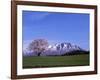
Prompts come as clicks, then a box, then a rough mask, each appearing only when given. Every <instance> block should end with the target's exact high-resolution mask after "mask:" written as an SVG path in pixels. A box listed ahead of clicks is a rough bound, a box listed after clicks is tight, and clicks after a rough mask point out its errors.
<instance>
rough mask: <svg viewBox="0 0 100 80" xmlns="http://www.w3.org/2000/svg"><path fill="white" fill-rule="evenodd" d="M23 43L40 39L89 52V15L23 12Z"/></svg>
mask: <svg viewBox="0 0 100 80" xmlns="http://www.w3.org/2000/svg"><path fill="white" fill-rule="evenodd" d="M22 26H23V41H24V42H25V43H24V44H27V43H28V42H29V41H31V40H34V39H38V38H42V39H47V40H48V42H49V43H51V44H52V43H58V42H60V43H61V42H70V43H72V44H76V45H79V46H80V47H81V48H83V49H87V50H89V14H79V13H54V12H35V11H23V13H22Z"/></svg>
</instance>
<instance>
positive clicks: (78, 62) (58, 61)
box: [23, 54, 89, 68]
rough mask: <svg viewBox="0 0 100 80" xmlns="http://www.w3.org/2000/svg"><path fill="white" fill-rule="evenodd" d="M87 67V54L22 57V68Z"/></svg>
mask: <svg viewBox="0 0 100 80" xmlns="http://www.w3.org/2000/svg"><path fill="white" fill-rule="evenodd" d="M85 65H89V54H81V55H69V56H38V57H34V56H33V57H32V56H30V57H23V68H34V67H35V68H36V67H54V66H56V67H57V66H85Z"/></svg>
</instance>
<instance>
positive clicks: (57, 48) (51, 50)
mask: <svg viewBox="0 0 100 80" xmlns="http://www.w3.org/2000/svg"><path fill="white" fill-rule="evenodd" d="M71 51H83V49H82V48H80V47H79V46H77V45H72V44H71V43H58V44H53V45H49V46H48V47H47V49H45V50H44V51H43V52H41V54H40V56H53V55H64V54H65V53H69V52H71ZM23 54H24V55H26V56H28V55H29V56H32V55H33V56H37V54H36V53H35V52H34V51H28V50H24V51H23Z"/></svg>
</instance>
